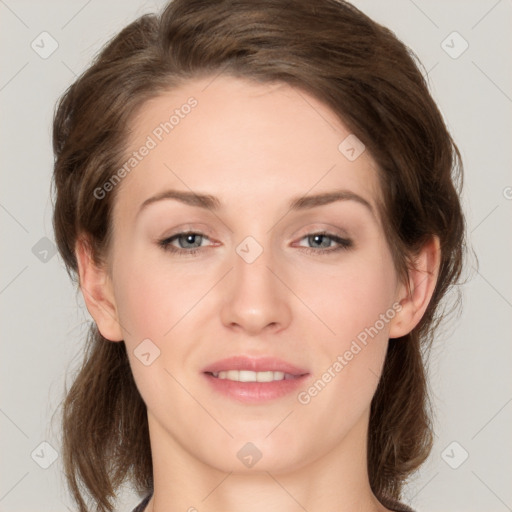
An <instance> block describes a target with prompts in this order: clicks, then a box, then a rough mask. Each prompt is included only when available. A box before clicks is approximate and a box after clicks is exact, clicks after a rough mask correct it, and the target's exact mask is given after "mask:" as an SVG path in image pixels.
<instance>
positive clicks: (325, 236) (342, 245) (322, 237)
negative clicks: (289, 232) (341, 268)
mask: <svg viewBox="0 0 512 512" xmlns="http://www.w3.org/2000/svg"><path fill="white" fill-rule="evenodd" d="M304 239H306V240H307V241H308V243H310V244H313V246H315V245H316V246H317V247H318V246H319V248H311V247H304V251H305V252H306V253H308V254H321V255H326V254H332V253H334V252H338V251H342V250H347V249H350V248H352V247H353V245H354V244H353V242H352V240H350V239H348V238H341V237H339V236H337V235H334V234H331V233H327V232H325V231H321V232H318V233H311V234H309V235H306V236H304V237H302V238H301V240H304ZM331 242H335V244H337V245H335V246H331V245H330V244H331ZM300 247H302V246H300Z"/></svg>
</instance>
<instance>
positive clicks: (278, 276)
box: [76, 76, 440, 512]
mask: <svg viewBox="0 0 512 512" xmlns="http://www.w3.org/2000/svg"><path fill="white" fill-rule="evenodd" d="M212 79H213V78H212V77H208V78H202V79H196V80H194V81H189V82H187V83H185V84H183V85H181V86H180V87H178V88H176V89H173V90H172V91H170V92H166V93H165V94H162V95H160V96H158V97H157V98H154V99H152V100H150V101H149V102H147V103H146V104H144V105H143V108H142V109H140V111H139V112H138V115H137V116H136V118H135V119H134V122H133V125H132V132H131V136H130V147H131V148H132V149H133V150H135V149H137V148H139V147H140V146H141V145H142V144H143V143H144V141H145V140H146V138H147V136H148V135H149V134H151V133H152V131H153V130H154V129H155V127H156V126H158V125H159V123H161V122H162V121H164V120H165V119H166V118H168V115H167V114H166V113H167V112H169V111H172V110H173V109H174V108H179V107H180V105H182V104H184V103H185V102H186V101H187V99H188V98H189V97H190V96H194V97H195V98H196V99H197V101H198V105H197V106H196V107H195V108H194V109H193V110H192V111H191V112H190V114H188V115H187V116H186V117H184V118H183V119H180V123H179V124H178V125H177V126H175V128H174V129H173V130H172V132H171V133H169V134H168V135H166V137H165V138H164V139H163V140H162V141H161V142H159V143H158V145H157V147H156V148H154V149H152V150H151V152H150V153H149V155H148V156H146V157H145V158H144V159H143V160H142V161H141V162H140V163H139V164H138V165H137V167H136V168H135V169H134V170H133V171H132V172H131V173H129V174H128V175H127V176H126V177H125V178H124V179H123V180H122V182H121V184H120V185H118V187H119V188H118V189H117V190H116V198H115V206H114V218H113V223H114V224H113V225H114V231H113V232H114V236H113V240H112V244H111V246H110V248H109V252H108V264H107V265H106V266H105V267H96V266H95V265H94V264H93V263H92V259H91V255H90V254H89V252H88V250H87V246H86V244H84V243H82V240H79V241H78V243H77V247H76V253H77V257H78V261H79V273H80V283H81V288H82V292H83V294H84V298H85V301H86V304H87V307H88V310H89V312H90V313H91V315H92V316H93V318H94V320H95V321H96V323H97V325H98V327H99V329H100V331H101V333H102V334H103V336H105V337H106V338H107V339H109V340H111V341H112V342H118V341H120V340H124V342H125V343H126V347H127V349H128V350H127V351H128V355H129V358H130V365H131V368H132V371H133V375H134V378H135V381H136V384H137V387H138V389H139V391H140V393H141V396H142V398H143V399H144V401H145V403H146V405H147V409H148V422H149V430H150V437H151V447H152V457H153V467H154V482H155V491H154V496H153V498H152V499H151V501H150V503H149V505H148V507H147V509H146V510H147V511H148V512H164V511H165V512H170V511H178V510H179V511H186V510H193V509H191V507H194V508H195V509H197V510H199V511H202V510H209V511H218V512H221V511H223V512H225V511H232V510H243V511H244V512H256V511H261V510H266V511H268V512H274V511H276V512H277V511H280V512H283V511H284V512H298V511H303V510H304V509H306V510H308V511H311V512H313V511H320V510H336V511H339V512H344V511H347V512H348V511H350V512H354V511H365V512H366V511H367V512H370V511H385V510H388V509H386V508H385V507H383V506H382V505H381V504H380V503H379V502H378V500H377V499H376V497H375V496H374V495H373V493H372V492H371V489H370V485H369V480H368V473H367V467H366V437H367V430H368V422H369V411H370V403H371V399H372V397H373V395H374V393H375V390H376V387H377V384H378V378H379V377H380V374H381V371H382V367H383V364H384V358H385V354H386V349H387V345H388V340H389V338H393V337H399V336H403V335H404V334H406V333H408V332H410V331H411V330H412V329H413V328H414V326H415V325H416V324H417V323H418V322H419V320H420V318H421V316H422V315H423V313H424V311H425V309H426V307H427V305H428V301H429V300H430V297H431V295H432V292H433V289H434V286H435V282H436V278H437V272H438V266H439V257H440V254H439V243H438V240H437V238H435V237H434V238H432V240H431V242H430V243H428V244H426V245H425V246H424V248H423V250H422V251H421V252H420V254H419V255H418V258H417V260H416V269H415V270H411V271H410V273H409V284H410V286H411V290H412V293H409V291H408V286H407V283H404V282H400V281H399V279H398V276H397V273H396V271H395V267H394V264H393V261H392V258H391V252H390V249H389V247H388V244H387V241H386V239H385V236H384V232H383V228H382V224H381V220H380V217H379V215H378V211H377V203H378V201H379V200H380V197H381V196H380V194H381V192H380V188H379V185H378V181H377V171H376V165H375V163H374V161H373V160H372V158H371V155H369V153H368V152H367V151H364V152H363V153H362V154H361V155H360V156H359V157H358V158H357V159H356V160H355V161H349V160H348V159H347V158H346V157H345V156H344V155H343V154H342V153H341V152H340V151H339V150H338V146H339V144H340V142H341V141H343V140H344V139H345V138H346V137H347V136H348V135H349V134H350V132H349V131H348V130H347V128H346V127H345V126H344V125H343V123H341V122H340V120H339V119H338V118H337V117H336V116H335V115H334V113H333V112H332V111H331V110H330V109H328V108H327V107H326V106H325V105H323V104H322V103H321V102H320V101H318V100H317V99H315V98H313V97H311V96H309V95H308V94H306V93H305V92H303V91H299V90H298V89H296V88H292V87H290V86H288V85H286V84H272V85H269V84H264V85H263V84H257V83H254V82H250V81H247V80H245V79H243V80H242V79H238V78H233V77H227V76H219V77H217V78H215V79H214V80H213V81H212ZM171 188H172V189H178V190H183V191H194V192H195V193H205V194H211V195H214V196H216V197H218V198H219V200H220V201H221V202H222V205H223V206H222V208H221V209H220V210H218V211H216V212H213V211H212V210H210V209H202V208H199V207H194V206H190V205H185V204H182V203H180V202H178V201H175V200H169V199H167V200H162V201H158V202H155V203H153V204H152V205H150V206H148V207H147V208H145V209H143V211H142V212H141V213H138V212H139V208H140V206H141V204H142V203H143V202H144V201H145V200H146V199H147V198H149V197H152V196H154V195H155V194H158V193H160V192H162V191H164V190H167V189H171ZM333 189H346V190H350V191H351V192H353V193H355V194H358V195H359V196H361V197H363V198H364V199H366V200H367V201H368V203H369V204H370V205H371V206H372V209H373V214H372V212H371V211H370V209H369V208H367V207H366V206H364V205H363V204H360V203H359V202H357V201H354V200H343V201H337V202H334V203H331V204H327V205H324V206H318V207H315V208H313V209H310V210H305V211H290V210H289V209H288V203H289V201H290V200H291V198H295V197H301V196H304V195H312V194H317V193H320V192H325V191H332V190H333ZM188 229H190V230H193V231H194V232H198V233H203V234H205V238H203V239H202V240H201V239H200V237H197V238H196V239H195V242H194V241H192V243H191V242H190V241H189V243H188V245H187V239H186V238H185V239H183V238H182V239H181V245H180V241H179V240H176V239H175V240H174V242H173V244H172V245H173V246H174V247H175V248H178V249H179V248H181V250H182V251H183V252H186V251H187V250H188V251H190V249H187V247H191V246H192V248H193V247H197V246H200V247H201V248H200V250H199V251H198V252H197V253H196V254H195V255H185V256H179V255H176V254H173V253H171V252H169V251H166V250H164V249H163V248H162V247H160V246H159V245H158V241H159V240H161V239H164V238H166V237H167V238H168V237H169V236H171V235H172V234H175V233H176V232H183V231H187V230H188ZM322 230H327V231H329V232H330V233H333V234H334V235H339V236H341V237H343V238H350V239H351V240H352V241H353V246H352V247H351V248H349V249H345V250H340V251H337V252H332V253H327V252H326V251H327V249H328V248H331V247H336V246H338V244H337V243H336V242H335V241H333V240H332V239H329V238H326V239H324V240H323V241H321V240H320V241H317V242H316V243H315V240H311V239H310V238H308V235H310V234H314V233H316V232H319V231H322ZM247 236H251V237H253V238H254V239H255V240H256V241H257V243H258V244H259V246H260V247H261V248H262V249H263V252H262V253H261V254H260V255H259V257H257V258H256V260H255V261H254V262H252V263H247V262H246V261H245V260H244V259H243V258H242V257H240V256H239V254H238V253H237V252H236V249H237V247H238V246H239V244H240V243H241V242H242V241H243V240H244V239H245V238H246V237H247ZM307 248H310V250H311V251H315V250H316V251H317V252H315V253H312V254H308V253H307V252H306V250H305V249H307ZM322 251H323V253H322ZM393 304H395V305H397V304H400V311H399V312H398V313H396V314H395V315H394V317H393V318H392V319H391V320H389V321H388V322H387V323H385V325H384V328H382V329H381V330H380V331H379V333H378V335H377V336H375V337H374V338H373V339H370V341H369V342H368V344H367V345H366V346H365V347H364V348H363V349H362V350H361V351H360V352H359V353H358V354H357V355H355V356H354V357H353V359H352V360H351V361H349V362H348V364H347V365H346V366H344V368H343V370H342V371H340V372H339V373H337V374H336V376H335V377H334V378H332V379H331V381H330V382H329V383H328V384H327V385H326V386H325V388H324V389H323V390H322V391H321V392H320V393H318V394H317V395H316V396H315V397H313V398H312V399H311V401H310V402H309V403H308V404H302V403H300V402H299V401H298V399H297V393H295V392H294V393H291V394H290V395H288V396H285V397H283V398H280V399H277V400H273V401H270V402H265V403H260V404H244V403H241V402H237V401H235V400H232V399H230V398H227V397H225V396H222V395H220V394H218V393H216V392H215V391H213V390H212V389H211V388H210V386H208V385H207V383H206V382H205V379H204V376H203V375H202V374H201V370H202V369H203V368H204V367H205V366H206V365H207V364H209V363H213V362H215V361H217V360H218V359H221V358H224V357H228V356H232V355H236V354H245V355H250V356H254V357H258V356H262V355H266V356H274V357H279V358H282V359H284V360H286V361H289V362H291V363H292V364H295V365H297V366H299V367H302V368H307V370H308V372H309V373H310V376H309V377H308V381H307V384H306V385H304V387H303V388H302V389H307V388H308V387H309V386H311V385H312V383H314V382H315V381H316V380H318V379H319V378H321V376H322V374H324V372H325V371H326V370H327V369H328V368H329V367H332V365H333V363H334V362H335V361H336V360H337V357H338V355H340V354H341V355H342V354H344V353H345V352H346V351H347V350H348V349H349V348H350V346H351V342H352V341H353V340H354V339H356V337H357V335H358V334H359V333H360V332H362V331H363V330H364V329H365V327H369V326H372V325H374V324H375V322H376V320H378V319H379V315H381V314H384V313H386V312H387V311H389V310H390V309H392V305H393ZM147 338H149V339H150V340H151V341H152V343H154V345H156V346H157V347H158V348H159V350H160V356H159V357H158V358H156V359H155V360H154V362H152V364H150V365H148V366H146V365H144V364H142V363H141V361H140V360H139V359H138V358H137V357H136V356H135V354H134V350H135V349H136V348H137V346H138V345H139V344H140V343H141V342H142V340H144V339H147ZM249 441H250V442H252V443H253V444H254V445H255V446H256V447H257V448H258V449H259V451H260V452H261V454H262V457H261V459H260V460H259V461H258V462H257V464H255V465H254V466H253V467H252V468H247V467H245V466H244V465H243V464H242V463H241V461H240V460H239V458H238V457H237V452H238V451H239V450H240V449H241V448H242V447H243V446H244V445H245V444H246V443H247V442H249Z"/></svg>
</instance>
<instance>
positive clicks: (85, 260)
mask: <svg viewBox="0 0 512 512" xmlns="http://www.w3.org/2000/svg"><path fill="white" fill-rule="evenodd" d="M75 255H76V259H77V263H78V274H79V280H80V290H81V291H82V295H83V297H84V301H85V304H86V306H87V310H88V311H89V313H90V314H91V316H92V317H93V319H94V321H95V322H96V325H97V326H98V330H99V331H100V333H101V334H102V336H103V337H104V338H106V339H108V340H110V341H122V340H123V333H122V329H121V325H120V323H119V319H118V315H117V309H116V305H115V299H114V293H113V290H112V282H111V280H110V278H109V276H108V273H107V271H106V269H104V268H101V267H99V266H98V265H97V264H96V263H95V262H94V260H93V258H92V249H91V246H90V244H89V242H88V240H87V239H86V238H85V237H83V236H82V237H79V238H78V239H77V242H76V244H75Z"/></svg>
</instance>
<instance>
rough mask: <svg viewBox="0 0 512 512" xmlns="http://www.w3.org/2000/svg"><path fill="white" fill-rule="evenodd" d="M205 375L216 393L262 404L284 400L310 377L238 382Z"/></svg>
mask: <svg viewBox="0 0 512 512" xmlns="http://www.w3.org/2000/svg"><path fill="white" fill-rule="evenodd" d="M203 375H204V376H205V377H206V378H207V380H208V382H209V383H210V385H211V386H212V387H213V389H215V391H217V392H219V393H222V394H223V395H225V396H228V397H230V398H233V399H235V400H238V401H239V402H244V403H260V402H267V401H269V400H276V399H277V398H282V397H284V396H286V395H289V394H290V393H293V392H294V391H296V390H297V389H298V388H299V387H301V386H302V385H303V384H304V380H305V379H306V378H307V377H308V374H306V375H301V376H300V377H297V378H295V379H284V380H274V381H272V382H238V381H235V380H228V379H218V378H217V377H214V376H213V375H210V374H208V373H204V374H203Z"/></svg>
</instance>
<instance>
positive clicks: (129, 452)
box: [53, 0, 465, 512]
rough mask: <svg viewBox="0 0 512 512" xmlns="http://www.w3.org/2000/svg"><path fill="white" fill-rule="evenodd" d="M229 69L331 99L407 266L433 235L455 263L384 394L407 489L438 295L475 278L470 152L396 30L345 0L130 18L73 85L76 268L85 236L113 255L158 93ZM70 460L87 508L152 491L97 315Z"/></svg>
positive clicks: (68, 114) (136, 407) (423, 447)
mask: <svg viewBox="0 0 512 512" xmlns="http://www.w3.org/2000/svg"><path fill="white" fill-rule="evenodd" d="M219 73H225V74H229V75H231V76H235V77H244V78H249V79H253V80H257V81H259V82H272V81H281V82H285V83H288V84H290V85H292V86H295V87H297V88H298V89H300V90H303V91H305V92H307V93H310V94H311V95H313V96H314V97H316V98H318V99H319V100H321V101H322V102H324V104H325V105H327V106H328V107H330V108H331V109H332V111H333V112H334V113H335V114H337V115H338V116H339V118H340V119H341V120H342V122H343V123H344V124H345V125H346V126H347V127H348V128H349V129H350V131H351V132H352V133H354V134H355V135H356V136H357V137H358V138H359V139H360V140H361V141H362V142H363V143H364V144H365V145H366V148H367V149H368V150H369V151H370V153H371V155H372V156H373V158H374V159H375V161H376V162H377V164H378V173H379V180H380V185H381V189H382V192H383V198H384V204H383V205H381V216H382V219H383V225H384V228H385V230H386V236H387V239H388V242H389V245H390V248H391V250H392V254H393V258H394V262H395V265H396V268H397V270H398V271H399V274H400V276H405V275H406V271H407V268H408V265H410V264H411V263H410V262H411V261H412V259H411V257H412V256H413V255H414V254H415V253H416V252H417V251H418V250H419V249H420V248H421V247H422V245H423V244H424V243H425V242H426V241H427V240H428V239H429V238H430V237H431V236H432V235H437V236H438V237H439V239H440V243H441V253H442V255H441V256H442V259H441V265H440V270H439V276H438V280H437V283H436V287H435V290H434V293H433V296H432V299H431V301H430V304H429V306H428V308H427V310H426V312H425V314H424V316H423V318H422V319H421V321H420V323H419V324H418V325H417V326H416V328H415V329H413V331H412V332H411V333H410V334H408V335H406V336H404V337H402V338H400V339H391V340H390V342H389V347H388V353H387V356H386V361H385V365H384V370H383V374H382V376H381V379H380V382H379V385H378V388H377V391H376V394H375V396H374V397H373V400H372V404H371V417H370V424H369V433H368V472H369V479H370V485H371V488H372V490H373V492H374V493H375V495H376V496H377V497H378V498H382V499H385V498H386V497H391V498H394V499H400V497H401V489H402V486H403V484H404V482H405V481H406V479H407V478H408V476H409V475H410V474H411V473H412V472H413V471H414V470H416V469H417V468H418V467H419V466H420V465H421V464H422V463H423V462H424V460H425V459H426V458H427V456H428V454H429V452H430V450H431V447H432V442H433V440H432V410H431V405H430V402H429V394H428V386H427V381H426V367H425V365H426V363H427V361H426V355H427V351H428V349H429V348H430V346H431V343H432V340H433V333H434V330H435V328H436V327H437V325H438V323H439V321H440V320H441V319H442V318H443V316H445V315H446V313H447V310H446V308H443V309H442V310H441V307H440V301H441V299H442V298H443V296H445V294H446V292H447V290H448V289H449V288H450V287H451V285H453V284H455V283H456V282H457V281H458V280H459V278H460V275H461V269H462V262H463V256H464V247H465V221H464V217H463V214H462V211H461V206H460V202H459V194H460V191H461V187H462V163H461V158H460V154H459V151H458V149H457V147H456V145H455V144H454V142H453V140H452V138H451V136H450V134H449V133H448V131H447V128H446V126H445V124H444V122H443V119H442V116H441V114H440V112H439V110H438V108H437V106H436V104H435V103H434V101H433V99H432V97H431V96H430V94H429V91H428V86H427V83H426V81H425V79H424V77H423V75H422V73H421V72H420V70H419V68H418V66H417V64H416V63H415V57H414V54H412V52H411V51H410V50H409V49H408V48H407V47H406V46H405V45H404V44H403V43H401V42H400V41H399V40H398V39H397V38H396V37H395V36H394V34H393V33H392V32H391V31H390V30H388V29H387V28H385V27H383V26H381V25H379V24H377V23H375V22H374V21H372V20H371V19H370V18H368V17H367V16H366V15H365V14H363V13H362V12H360V11H359V10H358V9H356V8H355V7H354V6H352V5H350V4H348V3H346V2H343V1H341V0H315V1H314V2H311V1H310V0H293V1H291V0H258V1H254V0H209V1H208V2H205V1H204V0H174V1H173V2H171V3H170V4H169V5H168V6H167V7H166V8H165V10H164V11H163V12H162V13H161V15H144V16H141V17H140V18H139V19H137V20H136V21H134V22H133V23H131V24H130V25H129V26H127V27H126V28H125V29H123V30H122V31H121V32H120V33H119V34H118V35H117V36H116V37H114V38H113V39H112V40H111V41H110V42H109V43H108V44H107V45H106V46H105V47H104V49H103V50H102V51H101V53H99V55H98V56H97V57H96V58H95V60H94V62H93V64H92V65H91V66H90V67H89V68H88V69H87V70H86V71H85V72H84V73H83V74H82V75H81V76H80V77H79V78H78V79H77V80H76V81H75V82H74V83H73V84H72V85H71V86H70V87H69V88H68V90H67V91H66V93H65V94H64V95H63V97H62V98H61V99H60V102H59V104H58V106H57V109H56V112H55V117H54V127H53V130H54V131H53V147H54V152H55V157H56V159H55V169H54V187H55V207H54V219H53V220H54V229H55V235H56V241H57V244H58V248H59V251H60V254H61V255H62V257H63V259H64V262H65V264H66V267H67V269H68V272H69V274H70V275H71V276H72V278H75V276H76V273H77V260H76V257H75V243H76V241H77V238H78V237H79V236H82V235H84V234H85V235H87V238H88V240H89V243H90V249H91V251H92V255H93V257H94V258H95V260H96V261H97V262H98V263H101V262H104V261H105V255H106V254H107V248H108V244H109V239H110V234H111V228H112V226H111V212H112V205H113V202H114V199H115V194H116V190H117V189H114V190H113V191H112V192H110V193H109V194H107V195H106V197H105V198H103V199H97V198H96V197H95V194H94V191H95V189H96V188H97V187H101V186H102V185H103V184H104V183H105V182H106V181H107V180H108V179H109V178H110V177H111V176H112V175H113V174H114V172H115V171H116V170H117V169H119V167H120V166H121V165H122V162H123V161H125V152H126V151H127V148H126V140H127V138H128V137H127V135H128V131H127V130H128V128H127V127H128V126H129V124H130V121H132V120H133V116H134V112H136V110H137V109H138V108H139V107H141V106H142V105H143V104H144V102H145V101H146V100H148V99H150V98H151V97H154V96H156V95H158V94H159V93H161V92H163V91H166V90H169V89H172V87H174V86H176V85H178V84H180V83H182V82H183V81H185V80H188V79H193V78H195V77H199V76H208V75H211V76H212V78H213V76H215V75H216V74H219ZM62 432H63V445H62V453H63V461H64V466H65V472H66V478H67V482H68V485H69V486H70V489H71V491H72V493H73V497H74V499H75V500H76V502H77V503H78V505H79V509H80V511H81V512H85V511H86V510H87V508H86V504H85V501H84V499H83V498H84V497H85V495H86V494H88V495H89V496H90V497H92V499H93V501H94V503H95V505H96V510H98V511H101V512H103V511H111V510H112V508H113V506H112V504H111V501H110V500H111V498H115V493H116V489H117V488H118V487H119V486H120V485H121V484H122V483H123V482H125V481H126V479H129V481H130V482H131V483H132V484H133V485H134V486H135V488H136V489H137V491H138V492H139V493H145V492H149V491H150V490H151V489H152V485H153V480H152V460H151V451H150V444H149V433H148V425H147V416H146V406H145V404H144V402H143V400H142V398H141V396H140V394H139V392H138V390H137V387H136V385H135V382H134V379H133V376H132V373H131V369H130V366H129V362H128V358H127V354H126V348H125V345H124V343H112V342H109V341H108V340H106V339H105V338H103V337H102V335H101V334H100V333H99V331H98V330H97V328H96V326H95V325H94V324H93V325H92V327H91V329H90V334H89V338H88V343H87V348H86V353H85V356H84V360H83V363H82V366H81V368H80V369H79V371H78V373H77V375H76V378H75V380H74V382H73V385H72V387H71V389H70V390H69V391H68V390H66V396H65V400H64V402H63V412H62Z"/></svg>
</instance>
